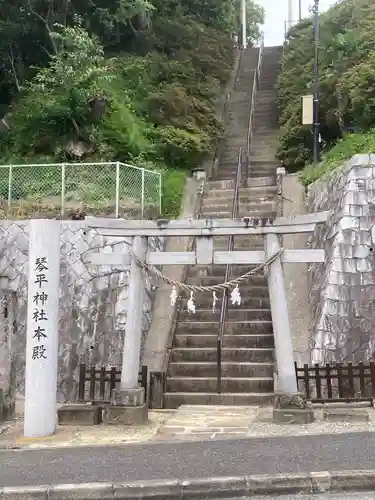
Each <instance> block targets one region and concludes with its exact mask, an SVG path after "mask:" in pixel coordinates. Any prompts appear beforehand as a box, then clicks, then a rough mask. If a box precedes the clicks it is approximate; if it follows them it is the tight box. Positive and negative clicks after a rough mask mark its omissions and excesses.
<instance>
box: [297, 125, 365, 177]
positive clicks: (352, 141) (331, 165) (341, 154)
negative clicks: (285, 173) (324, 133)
mask: <svg viewBox="0 0 375 500" xmlns="http://www.w3.org/2000/svg"><path fill="white" fill-rule="evenodd" d="M372 153H375V129H371V130H368V131H366V132H362V133H352V134H347V135H345V136H344V137H343V138H342V139H341V140H340V141H339V142H338V143H337V144H336V145H335V146H333V148H332V149H330V150H329V151H328V152H327V153H325V154H324V155H323V159H322V161H321V162H320V163H319V164H318V165H317V166H315V167H314V166H313V165H308V166H307V167H305V168H304V169H303V170H302V171H301V172H300V174H299V180H300V182H301V183H302V184H303V185H304V186H308V185H309V184H311V183H312V182H315V181H316V180H318V179H321V178H322V177H324V176H326V175H327V174H329V173H330V172H332V171H333V170H335V169H336V168H339V167H341V166H342V165H343V164H344V163H345V162H346V161H347V160H349V159H350V158H352V156H354V155H356V154H372Z"/></svg>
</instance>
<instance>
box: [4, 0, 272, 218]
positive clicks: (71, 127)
mask: <svg viewBox="0 0 375 500" xmlns="http://www.w3.org/2000/svg"><path fill="white" fill-rule="evenodd" d="M248 4H249V9H248V13H249V15H248V28H249V34H250V39H251V40H255V39H257V37H258V36H259V24H260V23H261V22H262V20H263V10H262V9H261V8H260V7H258V6H257V5H256V4H254V3H253V1H252V0H248ZM238 12H239V0H199V1H197V0H105V1H104V0H77V1H74V2H70V1H69V0H61V1H58V2H57V1H56V0H12V2H9V0H0V34H1V36H0V116H3V117H4V118H3V120H2V122H1V124H0V155H1V163H3V164H8V163H13V164H14V163H30V162H31V163H37V162H68V161H70V162H71V161H88V160H90V161H121V162H128V163H133V164H136V165H143V166H147V167H148V168H151V169H162V170H163V171H165V172H166V175H165V183H164V184H165V186H166V188H165V193H164V194H165V196H164V202H165V211H166V212H167V213H176V211H178V204H179V198H180V196H181V190H182V187H183V182H184V173H185V172H187V171H188V170H189V169H191V168H194V167H196V166H197V165H199V164H200V163H201V162H202V161H203V159H204V158H205V157H206V156H207V155H208V154H209V153H210V152H211V151H212V150H213V148H214V147H215V143H216V142H217V140H218V138H219V137H220V135H221V134H222V124H221V123H220V120H219V119H218V118H217V115H216V113H215V99H216V98H217V96H218V94H219V93H220V91H221V89H222V86H223V85H224V84H225V82H226V81H227V79H228V77H229V74H230V71H231V68H232V65H233V42H232V35H233V34H234V33H236V31H237V30H238V28H239V18H238ZM40 175H41V174H40V172H39V173H38V174H37V175H36V177H37V179H36V180H35V181H36V182H37V181H38V179H39V177H40ZM43 182H44V183H45V180H44V181H43ZM5 189H6V186H4V189H3V188H2V185H1V182H0V191H1V193H0V195H5V193H2V191H3V190H5ZM19 190H20V191H23V187H22V189H21V187H20V189H19Z"/></svg>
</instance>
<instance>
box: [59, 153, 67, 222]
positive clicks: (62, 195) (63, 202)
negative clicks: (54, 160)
mask: <svg viewBox="0 0 375 500" xmlns="http://www.w3.org/2000/svg"><path fill="white" fill-rule="evenodd" d="M65 175H66V170H65V163H63V164H62V165H61V208H60V215H61V218H62V219H63V218H64V216H65Z"/></svg>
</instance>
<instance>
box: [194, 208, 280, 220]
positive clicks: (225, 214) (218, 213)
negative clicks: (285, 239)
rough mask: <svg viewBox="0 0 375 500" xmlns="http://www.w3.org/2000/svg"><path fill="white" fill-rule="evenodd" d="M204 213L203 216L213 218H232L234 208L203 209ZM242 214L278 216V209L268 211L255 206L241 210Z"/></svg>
mask: <svg viewBox="0 0 375 500" xmlns="http://www.w3.org/2000/svg"><path fill="white" fill-rule="evenodd" d="M201 213H202V215H203V216H208V215H209V216H210V217H211V218H216V219H231V218H232V209H230V210H214V209H211V208H210V209H204V208H203V209H202V212H201ZM239 215H240V216H242V217H244V216H245V215H246V216H249V217H276V211H275V210H270V211H269V212H266V211H265V210H263V209H260V210H256V209H255V208H254V207H253V208H245V207H244V209H243V211H240V214H239Z"/></svg>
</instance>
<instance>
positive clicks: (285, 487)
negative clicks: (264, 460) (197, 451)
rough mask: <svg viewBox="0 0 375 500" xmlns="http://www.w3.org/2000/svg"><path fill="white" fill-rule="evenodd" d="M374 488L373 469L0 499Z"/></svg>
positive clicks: (27, 493)
mask: <svg viewBox="0 0 375 500" xmlns="http://www.w3.org/2000/svg"><path fill="white" fill-rule="evenodd" d="M325 491H332V492H335V491H375V470H358V471H356V470H350V471H336V472H326V471H323V472H311V473H301V474H275V475H250V476H243V477H213V478H204V479H191V480H178V479H176V480H164V481H161V480H155V481H137V482H133V483H86V484H85V483H83V484H59V485H56V486H19V487H5V488H0V499H1V500H26V499H27V500H29V499H34V498H36V499H43V500H68V499H69V500H96V499H97V500H99V499H100V500H106V499H111V500H114V499H118V500H146V499H152V500H209V499H218V498H224V497H227V496H228V495H230V496H231V497H233V498H237V497H238V498H241V497H245V496H249V497H251V496H255V495H273V494H290V493H292V494H299V493H310V494H311V493H317V494H318V493H322V492H325Z"/></svg>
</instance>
